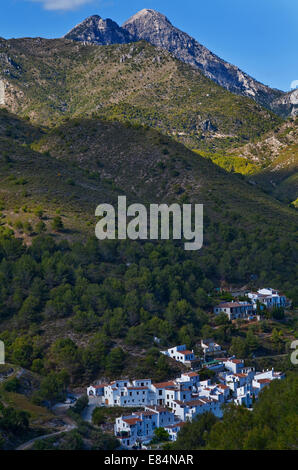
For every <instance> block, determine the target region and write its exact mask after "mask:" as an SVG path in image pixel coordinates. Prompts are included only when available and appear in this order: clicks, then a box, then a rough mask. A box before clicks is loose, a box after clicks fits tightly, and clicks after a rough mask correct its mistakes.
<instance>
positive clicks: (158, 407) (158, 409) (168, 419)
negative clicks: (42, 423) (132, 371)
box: [87, 357, 284, 448]
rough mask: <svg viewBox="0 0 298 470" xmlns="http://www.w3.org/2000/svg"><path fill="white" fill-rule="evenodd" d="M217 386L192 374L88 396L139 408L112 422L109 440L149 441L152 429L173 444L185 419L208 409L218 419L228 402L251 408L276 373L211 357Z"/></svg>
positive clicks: (105, 387)
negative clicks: (164, 432) (162, 430)
mask: <svg viewBox="0 0 298 470" xmlns="http://www.w3.org/2000/svg"><path fill="white" fill-rule="evenodd" d="M215 362H216V365H217V371H218V373H217V383H212V382H211V380H210V379H209V380H203V381H200V378H199V375H198V373H197V372H184V373H182V374H181V376H180V377H178V378H176V379H175V380H170V381H168V382H163V383H152V381H151V379H140V380H133V381H129V380H116V381H114V382H111V383H110V384H99V385H91V386H90V387H88V388H87V395H88V396H89V397H92V396H93V397H97V402H98V403H99V404H101V405H102V406H121V407H134V408H142V411H138V412H134V413H131V414H129V415H127V416H126V415H123V416H120V417H119V418H117V419H116V423H115V428H114V432H115V436H116V437H117V438H118V439H119V440H120V441H121V444H122V446H123V447H125V448H132V447H134V446H140V445H142V444H145V443H146V442H150V440H151V439H152V437H153V436H154V430H155V429H156V428H159V427H162V428H165V429H166V430H167V431H168V434H169V436H170V439H171V440H173V441H175V440H176V438H177V434H178V432H179V430H180V429H181V427H182V426H183V425H184V424H185V422H186V421H191V420H192V419H193V417H194V416H197V415H198V414H201V413H204V412H206V411H211V412H212V413H213V414H214V415H215V416H217V417H219V418H220V417H222V404H223V403H229V402H231V403H232V402H234V403H236V404H238V405H245V406H246V407H248V408H251V406H252V401H253V399H254V398H257V397H258V395H259V393H260V391H261V390H262V389H263V388H264V387H265V386H266V385H268V384H270V382H271V381H272V380H274V379H282V378H284V375H283V374H282V373H280V372H275V371H274V370H273V369H272V370H267V371H263V372H255V370H254V368H252V367H245V366H244V363H243V361H242V360H239V359H236V358H235V357H232V358H223V359H217V360H216V361H215Z"/></svg>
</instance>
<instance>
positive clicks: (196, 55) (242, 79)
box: [64, 9, 298, 117]
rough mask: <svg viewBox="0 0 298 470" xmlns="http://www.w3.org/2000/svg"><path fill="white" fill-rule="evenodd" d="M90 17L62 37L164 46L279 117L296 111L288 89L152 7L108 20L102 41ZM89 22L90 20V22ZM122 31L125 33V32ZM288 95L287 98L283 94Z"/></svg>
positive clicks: (108, 42) (90, 41)
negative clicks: (228, 56) (252, 71)
mask: <svg viewBox="0 0 298 470" xmlns="http://www.w3.org/2000/svg"><path fill="white" fill-rule="evenodd" d="M94 17H96V15H95V16H94ZM94 17H89V18H87V19H86V20H84V21H83V22H82V23H80V24H79V25H77V26H76V27H75V28H73V29H72V30H71V31H70V32H69V33H67V34H66V35H65V36H64V37H65V38H68V39H73V40H76V41H83V42H87V43H89V44H92V43H93V44H100V45H105V44H116V43H120V44H123V43H127V42H136V41H138V40H146V41H148V42H149V43H151V44H153V45H154V46H157V47H161V48H163V49H165V50H167V51H168V52H170V53H171V54H173V55H174V56H175V57H176V58H178V59H179V60H181V61H183V62H185V63H188V64H190V65H192V66H193V67H196V68H197V69H199V70H201V71H202V72H203V73H204V75H205V76H207V77H208V78H211V79H212V80H213V81H215V82H216V83H217V84H219V85H220V86H222V87H224V88H226V89H227V90H229V91H231V92H232V93H236V94H240V95H242V96H247V97H249V98H252V99H254V100H255V101H256V102H258V103H259V104H261V105H262V106H265V107H267V108H269V109H271V110H273V111H274V112H276V113H278V114H280V115H282V116H283V117H286V116H288V115H295V114H296V113H297V112H298V111H297V105H296V103H293V102H292V99H291V92H290V93H289V94H287V93H285V92H283V91H281V90H278V89H275V88H270V87H269V86H266V85H264V84H262V83H261V82H259V81H258V80H256V79H254V78H253V77H251V76H250V75H249V74H247V73H245V72H243V71H242V70H241V69H239V68H238V67H237V66H235V65H232V64H230V63H229V62H227V61H225V60H223V59H221V58H220V57H218V56H217V55H216V54H214V53H213V52H211V51H210V50H209V49H207V48H206V47H205V46H203V45H202V44H200V43H199V42H198V41H197V40H196V39H194V38H192V37H191V36H190V35H188V34H187V33H185V32H183V31H181V30H180V29H178V28H176V27H175V26H173V25H172V23H171V22H170V20H169V19H168V18H167V17H166V16H165V15H163V14H162V13H159V12H157V11H155V10H152V9H143V10H141V11H139V12H137V13H136V14H135V15H133V16H132V17H131V18H129V19H128V20H127V21H125V22H124V23H123V25H122V26H121V27H120V26H118V25H117V23H115V22H112V23H111V24H110V26H111V28H112V29H113V32H112V33H111V32H110V34H107V37H108V39H107V40H106V42H105V37H104V35H102V33H101V32H100V31H98V34H97V32H96V24H97V20H96V21H92V18H94ZM99 18H100V17H99ZM98 21H101V22H103V21H104V20H102V19H101V18H100V20H98ZM106 21H107V20H106ZM109 21H112V20H109ZM89 22H91V23H92V25H91V26H90V25H89ZM125 33H127V34H128V36H125ZM97 36H99V37H97ZM288 95H289V98H287V96H288Z"/></svg>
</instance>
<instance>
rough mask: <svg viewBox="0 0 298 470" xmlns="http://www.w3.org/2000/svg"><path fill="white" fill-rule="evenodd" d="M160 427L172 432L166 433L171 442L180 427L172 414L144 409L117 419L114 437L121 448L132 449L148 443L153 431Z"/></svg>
mask: <svg viewBox="0 0 298 470" xmlns="http://www.w3.org/2000/svg"><path fill="white" fill-rule="evenodd" d="M160 427H162V428H166V429H167V428H168V427H169V429H171V430H172V432H171V433H170V432H169V431H168V432H169V435H170V437H171V440H176V438H177V433H178V432H179V430H180V427H179V421H177V419H176V418H175V415H174V413H172V412H171V411H169V410H167V409H166V408H162V407H151V408H150V407H146V408H145V409H144V411H138V412H135V413H133V414H131V415H128V416H120V417H119V418H117V419H116V422H115V426H114V435H115V436H116V437H117V439H119V440H120V442H121V444H122V446H123V447H126V448H132V447H134V446H136V445H140V444H141V443H142V442H149V441H150V440H151V439H152V438H153V436H154V431H155V429H157V428H160ZM167 430H168V429H167ZM175 431H176V432H175Z"/></svg>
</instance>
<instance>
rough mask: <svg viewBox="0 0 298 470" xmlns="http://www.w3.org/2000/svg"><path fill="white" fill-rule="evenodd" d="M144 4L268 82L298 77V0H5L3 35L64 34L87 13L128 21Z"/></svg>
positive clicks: (0, 19)
mask: <svg viewBox="0 0 298 470" xmlns="http://www.w3.org/2000/svg"><path fill="white" fill-rule="evenodd" d="M143 8H153V9H155V10H158V11H160V12H161V13H164V14H165V15H166V16H167V17H168V18H169V19H170V21H171V22H172V23H173V24H174V25H175V26H177V27H179V28H180V29H182V30H183V31H186V32H187V33H189V34H190V35H191V36H193V37H194V38H196V39H197V40H198V41H199V42H201V43H202V44H204V45H205V46H206V47H208V48H209V49H211V50H212V51H213V52H214V53H216V54H217V55H219V56H220V57H222V58H223V59H225V60H227V61H229V62H231V63H233V64H235V65H237V66H238V67H240V68H241V69H242V70H244V71H245V72H247V73H249V74H250V75H252V76H253V77H254V78H256V79H258V80H259V81H261V82H262V83H265V84H267V85H270V86H272V87H275V88H280V89H282V90H285V91H287V90H289V89H290V87H291V83H292V82H293V81H295V80H298V54H297V51H298V47H297V46H298V2H297V0H247V1H244V0H207V1H206V0H183V1H181V0H179V1H178V0H1V15H0V36H2V37H4V38H7V39H8V38H11V37H29V36H30V37H31V36H41V37H46V38H54V37H60V36H62V35H63V34H65V33H66V32H67V31H68V30H70V29H71V28H72V27H73V26H74V25H75V24H77V23H79V22H80V21H82V20H83V19H84V18H86V17H87V16H90V15H93V14H99V15H100V16H102V17H103V18H112V19H113V20H115V21H117V22H118V23H119V24H122V23H123V22H124V21H125V20H126V19H128V18H129V17H130V16H131V15H133V14H134V13H136V12H137V11H139V10H141V9H143Z"/></svg>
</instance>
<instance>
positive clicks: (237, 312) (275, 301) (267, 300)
mask: <svg viewBox="0 0 298 470" xmlns="http://www.w3.org/2000/svg"><path fill="white" fill-rule="evenodd" d="M245 295H246V297H247V300H246V301H237V302H236V301H232V302H221V303H220V304H218V305H216V306H215V307H214V313H215V314H219V313H225V314H226V315H227V316H228V317H229V320H234V319H236V318H247V319H254V318H256V316H257V310H258V305H259V306H260V309H261V310H262V309H263V308H264V306H265V307H266V308H267V309H272V308H275V307H286V306H287V305H288V300H287V298H286V296H285V295H283V294H280V293H279V292H278V291H277V290H275V289H271V288H269V287H268V288H264V289H259V290H258V291H257V292H247V293H245Z"/></svg>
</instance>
